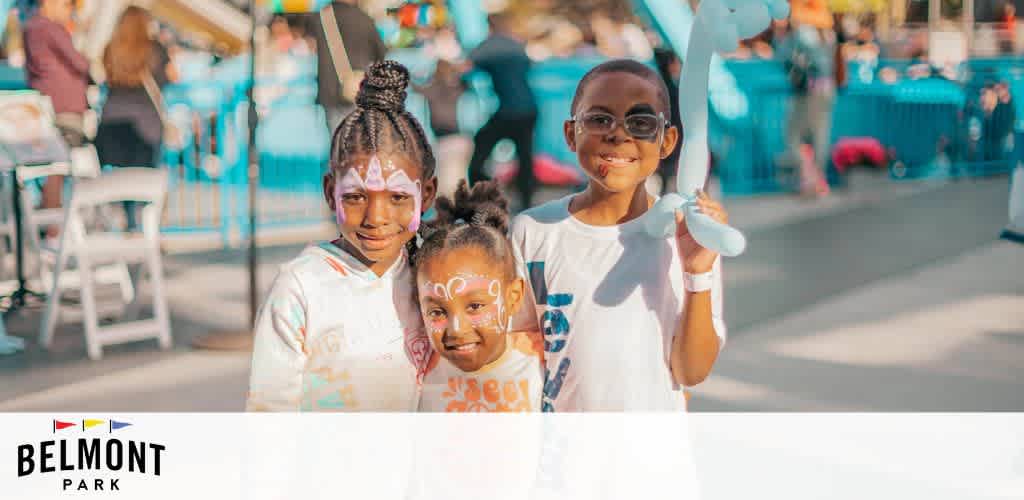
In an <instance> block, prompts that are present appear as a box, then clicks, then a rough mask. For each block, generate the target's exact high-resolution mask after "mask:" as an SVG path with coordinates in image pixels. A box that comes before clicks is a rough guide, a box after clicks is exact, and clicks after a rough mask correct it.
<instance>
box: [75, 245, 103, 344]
mask: <svg viewBox="0 0 1024 500" xmlns="http://www.w3.org/2000/svg"><path fill="white" fill-rule="evenodd" d="M78 276H79V277H80V279H81V280H82V313H83V316H84V317H83V321H84V323H85V325H84V326H85V347H86V350H87V351H88V353H89V358H90V359H93V360H98V359H100V358H101V357H102V356H103V345H102V343H101V339H100V336H99V333H100V332H99V329H100V320H99V315H98V314H97V312H96V295H95V293H96V290H95V286H96V284H95V282H94V280H93V274H92V265H91V264H89V263H88V262H83V261H81V260H80V261H79V263H78Z"/></svg>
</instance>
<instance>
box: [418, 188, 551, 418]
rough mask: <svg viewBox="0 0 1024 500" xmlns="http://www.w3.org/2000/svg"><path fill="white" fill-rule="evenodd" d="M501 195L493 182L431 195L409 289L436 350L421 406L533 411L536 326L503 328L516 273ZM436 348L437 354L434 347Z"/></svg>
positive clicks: (519, 292) (519, 293)
mask: <svg viewBox="0 0 1024 500" xmlns="http://www.w3.org/2000/svg"><path fill="white" fill-rule="evenodd" d="M508 223H509V214H508V201H507V200H505V198H504V197H502V195H501V192H500V190H499V189H498V186H497V185H496V184H494V183H493V182H479V183H476V184H475V185H474V186H473V189H472V190H470V189H469V188H468V187H467V185H466V182H465V181H462V182H460V183H459V187H458V189H457V190H456V192H455V197H454V199H448V198H446V197H442V198H439V199H438V200H437V219H436V220H435V221H432V222H430V223H428V225H427V227H426V228H424V230H423V233H424V241H423V246H422V247H421V248H420V249H419V250H418V252H417V253H416V258H415V268H416V290H417V292H418V293H419V303H420V311H421V312H422V314H423V322H424V324H425V325H426V329H427V334H428V336H429V337H430V342H431V345H432V347H433V349H434V351H435V354H433V355H432V357H431V360H430V363H429V364H428V367H427V373H426V375H425V377H424V380H423V393H422V396H421V399H420V405H419V409H420V411H428V412H509V411H536V410H538V409H539V405H540V392H541V380H542V378H541V363H542V360H541V349H542V347H541V339H540V335H539V332H536V331H534V332H524V331H517V332H512V331H510V328H509V327H510V325H511V320H512V316H513V314H515V312H516V310H517V309H519V306H520V303H521V300H522V297H523V280H522V278H520V277H519V276H518V275H517V274H516V259H515V256H514V252H513V249H512V245H511V244H510V243H509V240H508V237H507V233H508ZM438 353H439V355H438Z"/></svg>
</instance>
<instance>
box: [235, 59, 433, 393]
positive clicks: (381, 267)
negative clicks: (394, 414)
mask: <svg viewBox="0 0 1024 500" xmlns="http://www.w3.org/2000/svg"><path fill="white" fill-rule="evenodd" d="M408 86H409V71H408V70H407V69H406V68H405V67H403V66H402V65H400V64H398V63H396V62H394V61H383V62H379V63H375V64H373V65H371V66H370V68H369V70H368V71H367V73H366V76H365V78H364V79H363V81H362V83H361V86H360V89H359V94H358V95H357V96H356V109H355V110H354V111H352V113H350V114H349V115H348V116H347V117H346V118H345V119H344V120H343V121H342V122H341V124H340V125H339V126H338V127H337V129H336V130H335V131H334V134H333V138H332V141H331V154H330V166H329V169H328V172H327V174H326V175H325V176H324V179H323V189H324V197H325V199H326V201H327V205H328V206H329V207H330V208H331V211H333V212H334V213H335V217H336V219H337V223H338V228H339V232H340V235H339V237H338V238H337V239H335V240H334V241H330V242H325V243H321V244H319V245H313V246H310V247H308V248H306V249H305V250H303V252H302V253H301V254H300V255H299V256H298V257H297V258H295V259H294V260H292V261H291V262H289V263H287V264H285V265H284V266H283V267H282V268H281V271H280V274H279V275H278V277H277V279H276V281H275V282H274V284H273V287H272V288H271V291H270V295H269V296H268V298H267V300H266V302H265V303H264V305H263V307H262V308H261V310H260V313H259V318H258V320H257V324H256V339H255V347H254V352H253V360H252V375H251V380H250V391H249V396H248V402H247V407H248V409H250V410H282V411H298V410H307V411H415V410H416V406H417V401H418V398H419V381H420V380H421V376H422V373H423V369H424V367H425V365H426V361H427V359H428V358H429V353H430V345H429V341H428V339H427V338H426V336H425V332H424V330H423V323H422V320H421V318H420V314H419V310H418V307H417V304H416V298H415V290H414V288H413V286H412V283H413V276H412V271H411V269H410V266H409V258H410V256H411V254H412V253H413V251H414V250H415V236H416V232H417V229H418V228H419V227H420V219H421V217H422V216H423V213H424V212H425V211H426V210H427V209H429V208H430V206H431V205H432V204H433V201H434V194H435V192H436V190H437V179H436V178H435V177H434V168H435V160H434V154H433V152H432V151H431V148H430V144H429V143H428V142H427V139H426V135H425V134H424V132H423V127H422V125H420V123H419V122H417V121H416V119H415V118H413V116H412V115H411V114H410V113H409V112H408V111H406V109H405V97H406V88H407V87H408Z"/></svg>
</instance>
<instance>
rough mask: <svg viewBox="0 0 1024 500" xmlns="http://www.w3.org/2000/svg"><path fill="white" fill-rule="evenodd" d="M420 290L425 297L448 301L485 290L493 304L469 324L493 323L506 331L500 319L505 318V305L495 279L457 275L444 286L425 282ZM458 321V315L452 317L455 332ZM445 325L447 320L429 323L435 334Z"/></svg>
mask: <svg viewBox="0 0 1024 500" xmlns="http://www.w3.org/2000/svg"><path fill="white" fill-rule="evenodd" d="M420 290H421V293H423V294H425V295H427V296H432V297H435V298H438V299H444V300H449V301H450V300H452V299H453V298H454V297H455V296H456V295H458V294H461V293H465V292H472V291H474V290H486V291H487V295H490V296H491V297H494V302H492V303H491V305H490V306H488V307H487V311H485V312H483V313H481V314H479V315H477V316H474V317H472V318H470V324H472V325H473V326H483V325H488V324H492V323H493V324H495V325H496V326H498V327H499V328H502V327H504V328H505V329H506V331H507V329H508V328H507V327H508V325H507V324H503V323H505V322H503V321H502V318H503V317H504V316H505V304H504V301H503V300H502V296H501V282H500V281H499V280H497V279H493V278H487V277H483V276H479V275H475V274H463V273H459V274H457V275H455V276H453V277H451V278H450V279H449V280H448V282H447V283H445V284H441V283H434V282H431V281H427V282H425V283H424V284H423V285H422V286H421V287H420ZM509 319H511V318H509ZM458 321H459V317H458V315H455V316H454V317H453V321H452V326H453V327H454V328H455V329H456V330H458V329H459V324H458ZM447 325H448V320H447V319H440V320H432V321H430V326H431V329H432V330H434V331H435V332H438V331H443V329H444V328H445V327H446V326H447Z"/></svg>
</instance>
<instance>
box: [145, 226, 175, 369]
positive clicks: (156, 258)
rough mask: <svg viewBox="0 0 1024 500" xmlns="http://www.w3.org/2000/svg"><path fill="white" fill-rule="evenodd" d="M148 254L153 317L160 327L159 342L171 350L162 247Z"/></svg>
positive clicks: (155, 248)
mask: <svg viewBox="0 0 1024 500" xmlns="http://www.w3.org/2000/svg"><path fill="white" fill-rule="evenodd" d="M148 253H149V255H148V257H147V259H146V262H147V264H148V265H149V277H150V280H151V282H152V287H153V315H154V316H155V317H156V321H157V323H158V324H159V325H160V334H159V336H158V337H157V341H158V343H159V345H160V348H161V349H170V348H171V317H170V312H169V311H168V310H167V294H166V293H164V271H163V259H162V258H161V257H160V247H159V246H157V247H154V248H152V249H151V250H150V251H149V252H148Z"/></svg>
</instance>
